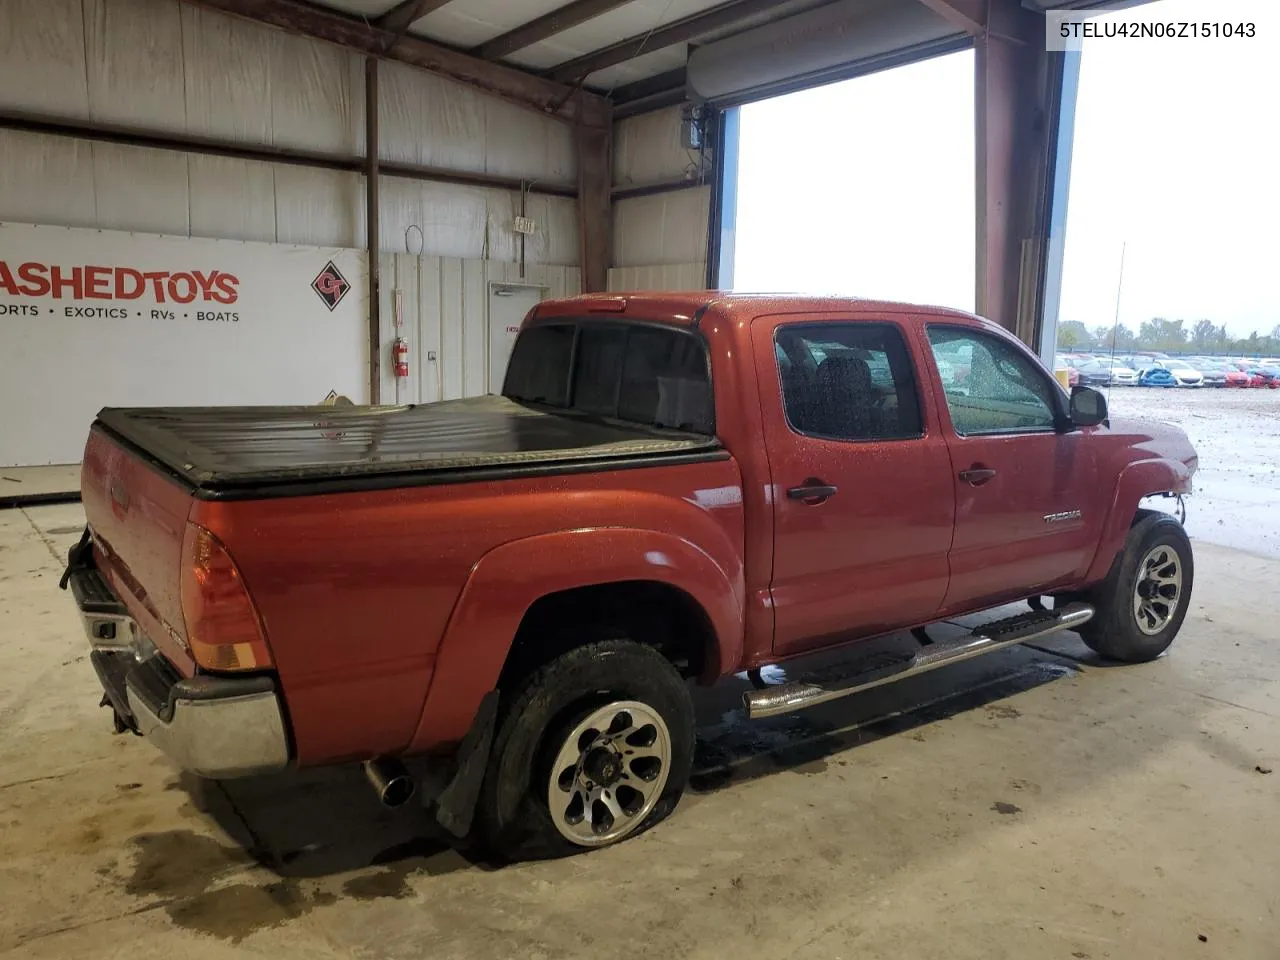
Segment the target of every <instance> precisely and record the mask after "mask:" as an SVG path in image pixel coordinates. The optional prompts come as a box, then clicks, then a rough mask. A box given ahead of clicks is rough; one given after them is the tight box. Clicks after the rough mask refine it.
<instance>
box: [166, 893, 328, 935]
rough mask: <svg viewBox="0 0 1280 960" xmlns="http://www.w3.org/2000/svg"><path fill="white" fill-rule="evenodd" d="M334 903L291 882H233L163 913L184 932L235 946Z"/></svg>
mask: <svg viewBox="0 0 1280 960" xmlns="http://www.w3.org/2000/svg"><path fill="white" fill-rule="evenodd" d="M336 900H337V897H336V896H334V895H333V894H331V893H315V894H307V893H304V892H303V891H302V890H301V889H300V888H299V886H298V884H297V882H296V881H292V880H282V881H280V882H278V883H271V884H267V885H266V886H263V887H257V886H254V885H252V884H248V883H237V884H232V885H231V886H228V887H220V888H219V889H217V890H210V891H208V892H207V893H201V894H199V895H197V896H194V897H191V898H189V899H186V900H182V901H180V902H178V903H174V904H171V905H170V906H168V907H167V908H166V909H165V912H166V913H168V914H169V919H171V920H172V921H173V922H174V923H175V924H177V925H178V926H180V927H183V928H184V929H187V930H192V931H195V932H196V933H205V934H209V935H211V936H214V937H218V938H219V939H222V940H228V941H230V942H231V943H239V942H240V941H242V940H244V939H245V938H246V937H248V936H249V935H250V934H253V933H257V932H258V931H259V930H265V929H266V928H267V927H276V926H279V925H280V924H282V923H286V922H287V921H289V920H296V919H298V918H299V917H301V916H303V915H304V914H307V913H310V912H311V911H312V910H314V909H315V908H316V907H318V906H326V905H328V904H331V903H334V902H336Z"/></svg>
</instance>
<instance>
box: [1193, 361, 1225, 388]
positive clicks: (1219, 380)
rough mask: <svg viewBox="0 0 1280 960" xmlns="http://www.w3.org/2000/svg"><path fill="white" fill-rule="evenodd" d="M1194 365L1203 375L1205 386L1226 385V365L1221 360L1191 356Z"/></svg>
mask: <svg viewBox="0 0 1280 960" xmlns="http://www.w3.org/2000/svg"><path fill="white" fill-rule="evenodd" d="M1192 359H1193V360H1194V361H1195V367H1196V369H1197V370H1199V371H1200V373H1201V374H1203V376H1204V385H1205V386H1206V387H1225V386H1226V385H1227V365H1226V364H1225V363H1223V362H1222V361H1221V360H1214V359H1211V358H1210V359H1200V358H1196V357H1193V358H1192Z"/></svg>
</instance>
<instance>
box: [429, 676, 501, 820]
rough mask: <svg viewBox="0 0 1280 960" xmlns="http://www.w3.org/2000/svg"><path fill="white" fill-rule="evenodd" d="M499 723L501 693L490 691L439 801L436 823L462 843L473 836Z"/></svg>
mask: <svg viewBox="0 0 1280 960" xmlns="http://www.w3.org/2000/svg"><path fill="white" fill-rule="evenodd" d="M497 720H498V691H497V690H490V691H489V692H488V693H486V694H485V695H484V699H483V700H481V701H480V709H479V710H477V711H476V718H475V720H474V721H472V723H471V729H470V730H468V731H467V735H466V736H465V737H463V738H462V745H461V746H460V747H459V748H458V765H457V769H456V770H455V772H454V774H453V779H452V780H450V781H449V785H448V786H447V787H445V788H444V790H443V791H441V793H440V796H439V797H437V798H436V822H437V823H439V824H440V826H442V827H444V828H445V829H446V830H448V831H449V832H450V833H451V834H453V835H454V836H455V837H458V838H459V839H462V838H465V837H466V835H467V834H468V833H470V832H471V821H472V820H473V819H474V817H475V812H476V802H477V801H478V800H479V798H480V786H481V784H482V783H484V773H485V770H486V769H487V768H488V766H489V748H490V747H491V746H492V745H493V731H494V727H496V726H497Z"/></svg>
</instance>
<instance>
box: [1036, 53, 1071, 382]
mask: <svg viewBox="0 0 1280 960" xmlns="http://www.w3.org/2000/svg"><path fill="white" fill-rule="evenodd" d="M1051 56H1053V57H1055V58H1061V60H1060V71H1059V72H1060V77H1061V78H1060V80H1059V84H1058V90H1059V95H1058V104H1057V123H1056V128H1055V129H1054V130H1052V131H1051V132H1053V133H1054V134H1056V135H1055V136H1054V137H1053V140H1052V141H1051V143H1052V156H1051V162H1052V164H1053V167H1052V176H1053V182H1052V192H1051V193H1050V195H1049V243H1048V247H1047V249H1046V251H1045V264H1044V306H1043V308H1042V310H1041V319H1040V332H1039V337H1038V338H1037V342H1036V343H1033V344H1032V345H1031V346H1032V347H1033V348H1034V349H1035V350H1036V352H1037V353H1039V354H1040V358H1041V359H1042V360H1044V362H1045V363H1047V364H1048V365H1049V366H1050V368H1052V367H1053V364H1054V357H1055V355H1056V354H1057V352H1058V308H1059V306H1060V305H1061V302H1062V260H1063V253H1064V249H1065V244H1066V235H1067V202H1068V200H1069V199H1070V193H1071V189H1070V188H1071V151H1072V146H1073V144H1074V142H1075V135H1076V94H1077V93H1078V92H1079V89H1080V51H1079V50H1068V51H1066V52H1064V53H1055V54H1051ZM1050 120H1051V121H1052V120H1053V118H1052V117H1051V118H1050Z"/></svg>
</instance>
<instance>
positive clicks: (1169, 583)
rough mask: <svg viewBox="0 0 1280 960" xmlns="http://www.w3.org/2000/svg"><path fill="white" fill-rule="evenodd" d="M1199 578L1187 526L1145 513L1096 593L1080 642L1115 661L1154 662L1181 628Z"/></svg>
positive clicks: (1161, 516) (1159, 514)
mask: <svg viewBox="0 0 1280 960" xmlns="http://www.w3.org/2000/svg"><path fill="white" fill-rule="evenodd" d="M1194 575H1195V564H1194V560H1193V558H1192V554H1191V541H1190V540H1189V539H1188V538H1187V534H1186V531H1185V530H1183V528H1182V524H1180V523H1179V522H1178V521H1177V520H1175V519H1174V518H1173V517H1171V516H1168V515H1167V514H1163V513H1147V514H1145V515H1144V516H1143V517H1142V518H1141V519H1140V520H1138V522H1137V523H1135V524H1134V525H1133V527H1132V528H1131V529H1130V530H1129V536H1128V537H1127V539H1126V540H1125V547H1124V551H1123V552H1122V553H1121V555H1120V557H1119V558H1118V559H1117V561H1116V563H1115V565H1114V566H1113V567H1112V570H1111V573H1110V574H1109V575H1108V577H1107V579H1106V580H1105V581H1104V582H1103V583H1102V584H1100V585H1099V586H1098V587H1097V588H1096V589H1095V590H1093V591H1092V592H1091V594H1090V596H1089V598H1088V599H1089V600H1091V601H1092V603H1093V604H1094V607H1095V609H1096V613H1095V614H1094V617H1093V619H1092V620H1090V621H1089V622H1088V623H1087V624H1085V625H1084V626H1083V627H1082V628H1081V629H1080V635H1081V637H1083V638H1084V641H1085V643H1087V644H1088V645H1089V647H1090V648H1091V649H1093V650H1094V651H1096V652H1097V653H1099V654H1101V655H1102V656H1104V657H1107V658H1108V659H1111V660H1119V661H1121V662H1124V663H1143V662H1145V661H1148V660H1154V659H1155V658H1156V657H1158V656H1160V654H1162V653H1164V651H1165V650H1166V649H1168V647H1169V644H1171V643H1172V642H1173V638H1174V637H1175V636H1177V634H1178V630H1179V629H1181V627H1182V621H1183V620H1184V619H1185V618H1186V615H1187V606H1188V603H1189V602H1190V599H1191V585H1192V581H1193V578H1194Z"/></svg>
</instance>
